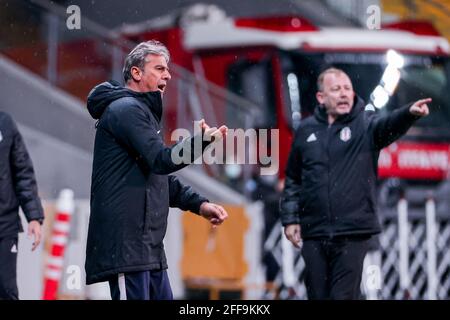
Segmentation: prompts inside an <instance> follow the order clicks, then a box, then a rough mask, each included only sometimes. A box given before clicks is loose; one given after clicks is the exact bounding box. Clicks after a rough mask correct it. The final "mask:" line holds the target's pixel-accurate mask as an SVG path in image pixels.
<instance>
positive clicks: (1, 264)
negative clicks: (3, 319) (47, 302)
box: [0, 236, 19, 300]
mask: <svg viewBox="0 0 450 320" xmlns="http://www.w3.org/2000/svg"><path fill="white" fill-rule="evenodd" d="M17 249H18V237H17V236H13V237H7V238H0V300H18V299H19V291H18V289H17Z"/></svg>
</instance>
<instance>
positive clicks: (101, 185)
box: [85, 81, 208, 284]
mask: <svg viewBox="0 0 450 320" xmlns="http://www.w3.org/2000/svg"><path fill="white" fill-rule="evenodd" d="M87 108H88V110H89V113H90V114H91V116H92V117H93V118H94V119H99V120H98V123H97V131H96V135H95V144H94V160H93V171H92V185H91V215H90V218H89V230H88V239H87V247H86V263H85V269H86V283H87V284H91V283H95V282H99V281H105V280H108V278H109V277H110V276H112V275H115V274H118V273H123V272H134V271H146V270H161V269H166V268H167V262H166V257H165V253H164V245H163V239H164V236H165V233H166V228H167V216H168V211H169V206H170V207H178V208H180V209H182V210H190V211H192V212H194V213H198V212H199V208H200V205H201V204H202V203H203V202H205V201H208V200H207V199H206V198H203V197H201V196H200V195H198V194H197V193H195V192H194V191H193V190H192V189H191V188H190V187H188V186H184V185H183V184H182V183H181V182H180V181H179V180H178V179H177V178H176V177H175V176H171V175H168V174H170V173H172V172H175V171H177V170H179V169H181V168H183V167H184V166H186V165H187V164H183V163H181V164H175V163H174V162H173V161H172V159H171V152H172V149H173V148H174V147H179V146H180V144H178V145H175V146H174V147H172V148H168V147H166V146H165V145H164V143H163V141H162V138H161V137H160V135H159V131H160V120H161V115H162V101H161V94H160V93H159V92H147V93H138V92H134V91H131V90H129V89H126V88H123V87H121V86H120V85H119V84H118V83H117V82H113V81H111V82H105V83H102V84H100V85H98V86H96V87H95V88H94V89H93V90H92V91H91V92H90V94H89V96H88V100H87ZM195 138H196V139H197V138H201V137H195ZM183 143H186V144H187V145H189V146H191V154H192V156H191V157H192V160H193V159H194V158H195V157H197V156H199V155H201V152H202V151H203V150H200V152H197V154H195V153H194V150H193V149H192V148H193V146H194V138H191V139H187V140H185V141H184V142H183ZM205 146H206V145H203V147H205ZM181 153H182V152H181Z"/></svg>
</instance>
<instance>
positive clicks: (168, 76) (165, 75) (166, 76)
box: [163, 70, 172, 81]
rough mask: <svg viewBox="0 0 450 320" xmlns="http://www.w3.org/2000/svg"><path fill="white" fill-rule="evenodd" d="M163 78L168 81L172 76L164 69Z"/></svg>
mask: <svg viewBox="0 0 450 320" xmlns="http://www.w3.org/2000/svg"><path fill="white" fill-rule="evenodd" d="M163 79H164V80H166V81H169V80H170V79H172V76H171V75H170V72H169V71H168V70H166V72H164V75H163Z"/></svg>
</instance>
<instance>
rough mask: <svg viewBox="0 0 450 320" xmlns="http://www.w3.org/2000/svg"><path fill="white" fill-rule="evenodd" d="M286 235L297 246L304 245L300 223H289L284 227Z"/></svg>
mask: <svg viewBox="0 0 450 320" xmlns="http://www.w3.org/2000/svg"><path fill="white" fill-rule="evenodd" d="M284 235H285V236H286V238H287V239H288V240H289V241H290V242H292V244H293V245H294V246H295V247H296V248H301V247H302V237H301V228H300V225H299V224H289V225H287V226H286V227H285V228H284Z"/></svg>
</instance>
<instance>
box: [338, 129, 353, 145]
mask: <svg viewBox="0 0 450 320" xmlns="http://www.w3.org/2000/svg"><path fill="white" fill-rule="evenodd" d="M351 137H352V130H350V128H349V127H344V128H342V129H341V132H340V133H339V138H341V140H342V141H344V142H347V141H348V140H350V138H351Z"/></svg>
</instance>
